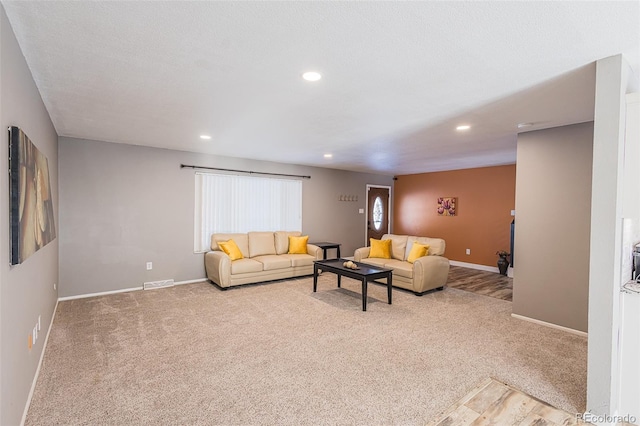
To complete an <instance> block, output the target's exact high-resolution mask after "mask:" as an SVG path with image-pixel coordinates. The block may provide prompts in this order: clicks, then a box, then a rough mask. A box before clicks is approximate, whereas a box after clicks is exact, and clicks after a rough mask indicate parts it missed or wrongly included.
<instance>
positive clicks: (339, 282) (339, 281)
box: [338, 274, 342, 288]
mask: <svg viewBox="0 0 640 426" xmlns="http://www.w3.org/2000/svg"><path fill="white" fill-rule="evenodd" d="M341 279H342V275H340V274H338V288H340V285H342V281H341Z"/></svg>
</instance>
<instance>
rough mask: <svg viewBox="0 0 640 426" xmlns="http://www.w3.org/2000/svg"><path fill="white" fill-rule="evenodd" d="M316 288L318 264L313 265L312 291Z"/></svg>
mask: <svg viewBox="0 0 640 426" xmlns="http://www.w3.org/2000/svg"><path fill="white" fill-rule="evenodd" d="M317 288H318V265H313V292H314V293H315V292H316V290H317Z"/></svg>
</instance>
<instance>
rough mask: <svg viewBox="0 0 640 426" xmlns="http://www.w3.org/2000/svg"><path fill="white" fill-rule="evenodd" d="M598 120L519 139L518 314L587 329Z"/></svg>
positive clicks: (515, 282) (515, 294)
mask: <svg viewBox="0 0 640 426" xmlns="http://www.w3.org/2000/svg"><path fill="white" fill-rule="evenodd" d="M592 151H593V123H591V122H589V123H582V124H575V125H572V126H564V127H556V128H553V129H546V130H539V131H535V132H529V133H522V134H520V135H518V154H517V170H516V232H515V248H514V251H515V253H516V259H517V260H516V262H515V269H514V279H513V313H514V314H518V315H522V316H526V317H529V318H533V319H537V320H541V321H545V322H549V323H552V324H556V325H560V326H563V327H568V328H571V329H575V330H579V331H584V332H586V331H587V316H588V296H589V245H590V243H589V236H590V226H591V223H590V220H591V213H590V212H591V165H592V157H593V154H592Z"/></svg>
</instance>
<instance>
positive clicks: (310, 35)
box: [2, 0, 640, 175]
mask: <svg viewBox="0 0 640 426" xmlns="http://www.w3.org/2000/svg"><path fill="white" fill-rule="evenodd" d="M2 3H3V5H4V7H5V9H6V12H7V15H8V17H9V20H10V22H11V25H12V27H13V29H14V32H15V33H16V37H17V39H18V42H19V44H20V46H21V48H22V51H23V53H24V55H25V58H26V60H27V63H28V65H29V67H30V69H31V72H32V74H33V77H34V79H35V81H36V84H37V86H38V88H39V90H40V93H41V94H42V98H43V100H44V103H45V105H46V107H47V110H48V111H49V114H50V116H51V119H52V120H53V124H54V125H55V128H56V130H57V132H58V134H59V135H60V136H69V137H77V138H86V139H95V140H103V141H109V142H118V143H127V144H135V145H147V146H154V147H160V148H169V149H177V150H185V151H193V152H201V153H209V154H217V155H223V156H232V157H242V158H251V159H259V160H268V161H278V162H284V163H294V164H304V165H313V166H321V167H330V168H337V169H347V170H355V171H369V172H374V173H383V174H389V175H391V174H393V175H400V174H410V173H420V172H429V171H438V170H452V169H461V168H469V167H481V166H491V165H500V164H512V163H514V162H515V159H516V135H517V132H518V131H519V130H518V127H517V124H518V123H525V122H526V123H533V125H532V126H530V127H527V128H525V129H523V130H535V129H541V128H548V127H554V126H559V125H565V124H572V123H579V122H584V121H589V120H592V119H593V106H594V96H595V95H594V93H595V90H594V83H595V64H594V61H596V60H598V59H601V58H605V57H608V56H611V55H616V54H620V53H622V54H623V55H624V56H625V58H626V60H627V61H628V62H629V63H630V64H631V66H632V67H633V70H634V73H635V75H636V76H638V70H639V65H640V41H639V40H640V25H639V22H640V2H637V1H629V2H611V1H604V2H542V1H540V2H183V1H180V2H178V1H169V2H142V1H134V2H111V1H97V2H71V1H48V2H36V1H6V0H3V1H2ZM3 60H6V58H3ZM309 70H314V71H318V72H320V73H321V74H322V75H323V78H322V79H321V80H320V81H318V82H314V83H311V82H307V81H304V80H303V79H302V78H301V74H302V73H303V72H305V71H309ZM460 124H467V125H470V126H471V128H470V129H469V130H467V131H465V132H459V131H456V126H458V125H460ZM520 131H522V130H520ZM201 134H209V135H211V136H212V139H211V140H208V141H205V140H202V139H200V137H199V135H201ZM324 154H333V157H332V158H325V157H324Z"/></svg>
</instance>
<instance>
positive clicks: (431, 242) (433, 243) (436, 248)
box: [405, 236, 445, 259]
mask: <svg viewBox="0 0 640 426" xmlns="http://www.w3.org/2000/svg"><path fill="white" fill-rule="evenodd" d="M414 242H418V243H420V244H424V245H427V246H429V253H428V254H429V256H444V249H445V243H444V240H443V239H442V238H429V237H414V236H409V238H408V239H407V257H406V258H408V257H409V253H410V252H411V246H412V245H413V243H414ZM406 258H405V259H406Z"/></svg>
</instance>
